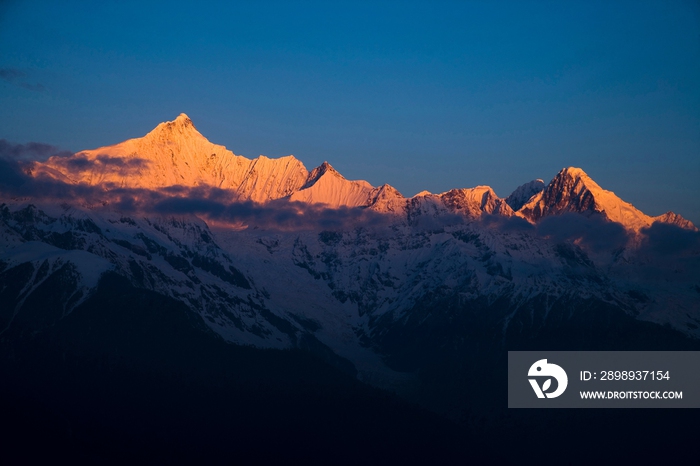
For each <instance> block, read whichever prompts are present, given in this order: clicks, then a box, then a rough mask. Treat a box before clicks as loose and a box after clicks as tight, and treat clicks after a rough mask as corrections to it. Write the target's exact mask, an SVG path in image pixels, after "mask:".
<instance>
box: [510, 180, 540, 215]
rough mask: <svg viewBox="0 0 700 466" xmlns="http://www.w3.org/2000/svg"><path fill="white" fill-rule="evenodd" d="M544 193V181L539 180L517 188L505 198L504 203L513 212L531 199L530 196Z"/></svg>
mask: <svg viewBox="0 0 700 466" xmlns="http://www.w3.org/2000/svg"><path fill="white" fill-rule="evenodd" d="M542 191H544V181H543V180H541V179H536V180H532V181H530V182H529V183H525V184H523V185H520V186H518V187H517V188H516V189H515V191H513V192H512V193H511V194H510V196H508V197H507V198H506V203H507V204H508V205H509V206H510V208H511V209H513V210H519V209H520V208H521V207H522V206H524V205H525V204H527V202H528V201H529V200H530V199H531V198H532V196H534V195H536V194H539V193H541V192H542Z"/></svg>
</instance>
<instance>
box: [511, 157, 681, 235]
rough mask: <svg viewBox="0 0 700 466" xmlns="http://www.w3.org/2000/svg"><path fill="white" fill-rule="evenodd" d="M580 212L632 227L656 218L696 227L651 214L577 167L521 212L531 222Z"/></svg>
mask: <svg viewBox="0 0 700 466" xmlns="http://www.w3.org/2000/svg"><path fill="white" fill-rule="evenodd" d="M565 213H579V214H584V215H593V214H599V215H602V216H603V217H604V218H606V219H608V220H610V221H612V222H616V223H619V224H621V225H622V226H624V227H625V228H627V229H628V230H630V231H639V230H641V229H642V228H644V227H648V226H649V225H651V224H652V223H653V222H654V221H661V222H666V223H673V224H675V225H678V226H682V227H683V228H694V226H693V225H692V223H690V222H688V221H687V220H685V219H684V218H682V217H680V216H679V217H680V218H678V217H676V216H675V214H672V215H669V214H664V215H661V216H659V217H650V216H648V215H646V214H644V212H642V211H640V210H639V209H637V208H636V207H634V206H633V205H632V204H630V203H629V202H625V201H623V200H622V199H620V198H619V197H618V196H616V195H615V193H614V192H612V191H608V190H605V189H603V188H601V187H600V186H599V185H598V183H596V182H595V181H593V180H592V179H591V177H589V176H588V175H587V174H586V172H584V171H583V170H581V169H580V168H576V167H569V168H563V169H562V170H561V171H560V172H559V173H558V174H557V176H555V177H554V178H553V179H552V181H551V182H550V183H549V185H547V187H546V188H545V189H544V191H542V192H540V193H539V194H536V195H535V196H533V197H532V198H531V199H530V200H529V201H528V202H527V203H526V204H525V205H523V206H522V207H521V208H520V209H519V210H518V212H517V214H518V215H520V216H522V217H524V218H526V219H527V220H529V221H531V222H536V221H538V220H540V219H541V218H543V217H546V216H549V215H561V214H565ZM686 222H687V223H686Z"/></svg>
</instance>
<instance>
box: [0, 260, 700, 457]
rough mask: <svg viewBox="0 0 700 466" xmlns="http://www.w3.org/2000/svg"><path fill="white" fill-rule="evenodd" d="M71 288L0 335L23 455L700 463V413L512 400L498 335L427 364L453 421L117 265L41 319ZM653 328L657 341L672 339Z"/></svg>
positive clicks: (1, 370)
mask: <svg viewBox="0 0 700 466" xmlns="http://www.w3.org/2000/svg"><path fill="white" fill-rule="evenodd" d="M5 285H8V283H5ZM59 291H60V283H57V284H55V289H51V288H50V287H47V288H46V290H45V292H44V293H42V294H41V296H42V298H41V299H37V298H35V299H34V302H31V303H25V308H24V309H23V312H22V313H21V314H20V315H18V316H17V318H18V319H23V320H17V321H16V322H13V325H12V326H11V327H10V329H9V330H8V331H6V332H5V333H4V334H2V336H0V351H1V354H0V355H1V358H0V380H1V381H2V382H1V383H0V419H2V423H3V425H4V428H3V431H4V434H3V437H2V440H0V441H1V442H2V450H3V453H2V455H3V459H9V460H10V463H26V462H34V461H37V460H44V461H45V460H52V461H53V460H57V459H62V458H67V459H70V460H73V461H76V462H91V463H93V462H98V463H119V464H123V463H133V462H138V463H142V462H155V463H202V462H204V463H229V464H278V463H281V462H291V463H294V464H299V463H302V462H304V463H309V464H357V463H363V464H401V463H408V464H421V463H424V464H484V463H496V462H502V461H507V462H523V461H524V462H531V461H537V463H540V464H549V463H554V464H562V463H563V464H567V463H572V464H581V463H588V462H591V461H596V462H602V463H610V462H612V461H617V460H619V461H625V462H629V461H630V460H632V459H637V458H643V459H645V460H650V459H656V458H658V459H660V460H666V461H668V460H680V461H683V462H685V461H690V462H691V463H692V462H693V461H695V462H697V458H698V456H697V454H696V453H695V448H694V447H693V445H695V442H696V440H697V435H698V433H699V429H698V427H697V419H698V418H697V413H695V412H694V411H692V410H677V411H674V410H578V411H575V410H559V411H557V410H551V411H535V410H508V409H507V408H506V400H505V398H504V394H505V385H504V384H503V383H504V381H505V379H503V374H505V366H503V367H500V366H502V365H503V364H504V360H505V354H506V353H505V351H506V348H503V347H501V348H499V347H498V345H493V346H488V347H484V346H482V347H481V348H478V347H474V348H466V347H465V348H462V349H461V350H460V351H457V352H454V351H453V352H452V353H451V354H452V356H451V357H452V358H453V359H449V357H448V354H447V353H444V354H442V355H441V354H440V352H439V351H435V352H433V353H431V355H430V357H429V358H428V359H427V360H426V361H428V362H429V366H428V365H425V364H427V363H424V366H423V368H422V373H423V378H424V379H430V380H431V383H428V382H426V383H425V385H426V387H427V388H426V395H425V396H430V397H433V398H435V399H437V398H440V397H441V396H443V397H444V398H446V399H462V407H460V409H459V410H458V411H455V412H454V413H453V416H452V418H451V419H448V418H446V417H441V416H439V415H437V414H433V413H431V412H429V411H427V410H426V409H424V408H421V407H419V406H416V405H412V404H410V403H408V402H406V401H403V400H401V399H399V398H398V397H397V396H395V395H393V394H390V393H387V392H384V391H381V390H378V389H375V388H372V387H369V386H367V385H364V384H362V383H360V382H358V381H357V380H356V379H355V378H354V377H353V376H352V375H351V374H349V373H348V372H347V371H344V370H343V369H342V365H338V364H335V365H331V364H329V363H328V362H326V361H324V360H322V359H320V358H319V357H318V356H316V355H313V354H311V353H307V352H303V351H298V350H295V351H273V350H259V349H252V348H245V347H239V346H235V345H231V344H227V343H225V342H223V341H222V340H221V339H220V338H218V337H217V336H215V335H214V334H213V333H212V332H210V331H208V330H206V327H205V326H204V325H203V324H202V323H201V321H200V320H199V319H200V318H199V317H198V316H196V315H194V314H192V313H191V312H190V311H189V310H188V309H187V308H186V307H185V306H183V305H182V304H180V303H177V302H175V301H173V300H171V299H169V298H165V297H163V296H161V295H158V294H156V293H154V292H151V291H147V290H142V289H136V288H133V287H132V286H130V285H129V284H128V283H127V282H126V281H125V280H124V279H123V278H120V277H119V276H117V275H114V274H106V275H105V276H103V278H102V279H101V282H100V285H99V287H98V291H97V292H96V293H95V295H93V296H92V297H91V298H90V299H88V300H87V301H86V302H85V303H84V304H82V305H81V306H80V307H78V308H77V309H76V310H75V311H74V312H73V313H72V314H70V315H69V316H68V317H67V318H64V319H61V320H59V321H58V322H57V323H56V324H54V325H52V326H50V327H48V328H44V329H43V330H40V331H36V327H35V325H34V324H35V323H36V322H46V321H47V320H46V319H43V318H42V316H43V315H44V314H45V313H47V312H55V309H54V307H55V306H54V304H53V303H54V299H53V297H52V296H53V295H54V294H55V293H57V292H59ZM20 316H21V317H20ZM625 328H626V327H623V330H620V331H621V332H622V331H624V329H625ZM654 328H655V327H651V329H652V330H649V331H650V332H651V333H650V334H649V335H646V337H648V338H650V339H652V340H653V339H654V338H661V342H662V343H663V342H665V341H666V338H667V336H663V337H658V336H655V334H654V331H655V330H654ZM659 328H660V327H659ZM585 331H586V332H591V331H593V332H594V333H595V331H594V330H591V329H590V328H588V327H586V329H585ZM574 333H575V332H574ZM664 335H665V334H664ZM594 337H595V335H594ZM542 338H544V340H543V341H546V340H547V338H545V336H543V337H542ZM633 343H634V344H638V343H639V342H638V341H637V339H636V338H633ZM536 344H537V342H536V341H520V342H514V343H513V345H517V346H522V347H523V348H522V349H530V347H531V346H533V345H534V346H536ZM562 345H563V344H562ZM562 345H557V346H562ZM679 345H680V346H683V349H687V347H688V345H690V346H691V347H692V346H693V343H692V342H691V343H679ZM564 346H566V345H564ZM612 346H615V345H612ZM526 347H527V348H526ZM560 349H569V348H563V347H562V348H560ZM679 349H680V348H679ZM467 350H469V351H472V350H473V351H472V352H471V353H470V352H468V351H467ZM480 360H484V361H490V363H489V364H491V366H492V368H491V370H490V371H489V369H488V368H487V367H488V364H479V363H478V362H475V361H480ZM493 364H495V366H494V365H493ZM494 368H495V369H494ZM429 369H430V370H429ZM475 371H477V372H475ZM480 384H481V388H480V389H472V390H467V389H466V388H465V387H474V386H480ZM494 385H496V386H494ZM501 385H502V386H501ZM489 386H492V389H489V388H488V387H489ZM462 390H464V397H460V393H461V392H460V391H462ZM441 391H442V393H441ZM487 393H490V394H491V395H490V396H487V395H486V394H487ZM432 404H434V405H439V403H437V402H435V403H432ZM464 406H473V409H465V408H464ZM690 455H695V456H690Z"/></svg>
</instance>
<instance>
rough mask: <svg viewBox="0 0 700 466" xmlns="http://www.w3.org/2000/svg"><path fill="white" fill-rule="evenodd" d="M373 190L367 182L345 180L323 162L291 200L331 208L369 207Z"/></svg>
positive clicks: (310, 174) (328, 164)
mask: <svg viewBox="0 0 700 466" xmlns="http://www.w3.org/2000/svg"><path fill="white" fill-rule="evenodd" d="M373 189H374V188H373V187H372V185H371V184H369V183H368V182H366V181H363V180H358V181H350V180H347V179H345V177H344V176H343V175H341V174H340V173H338V171H337V170H336V169H335V168H333V167H332V166H331V164H330V163H328V162H323V163H322V164H321V165H319V166H318V167H316V168H314V169H313V170H312V171H311V173H309V176H308V177H307V179H306V183H304V185H303V186H302V187H301V189H300V190H299V191H297V192H295V193H293V194H292V195H291V196H290V198H289V199H290V200H292V201H299V202H305V203H308V204H325V205H327V206H329V207H340V206H346V207H357V206H367V205H369V203H370V202H371V193H372V190H373Z"/></svg>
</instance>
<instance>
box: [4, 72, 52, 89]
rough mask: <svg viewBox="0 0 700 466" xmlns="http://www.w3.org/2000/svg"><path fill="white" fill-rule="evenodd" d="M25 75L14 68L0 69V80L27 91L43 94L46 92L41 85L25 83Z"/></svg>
mask: <svg viewBox="0 0 700 466" xmlns="http://www.w3.org/2000/svg"><path fill="white" fill-rule="evenodd" d="M27 77H28V76H27V73H25V72H24V71H21V70H18V69H16V68H0V79H2V80H3V81H5V82H8V83H10V84H13V85H15V86H18V87H21V88H22V89H27V90H29V91H35V92H43V91H45V90H46V87H44V85H43V84H40V83H33V84H32V83H29V82H27Z"/></svg>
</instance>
